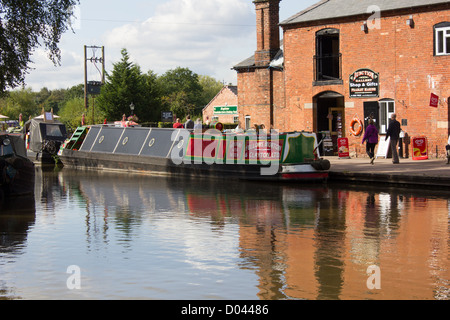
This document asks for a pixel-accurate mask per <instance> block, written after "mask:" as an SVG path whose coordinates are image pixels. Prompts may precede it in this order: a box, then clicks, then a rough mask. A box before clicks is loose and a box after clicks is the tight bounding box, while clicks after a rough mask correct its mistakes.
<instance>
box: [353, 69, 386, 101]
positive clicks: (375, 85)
mask: <svg viewBox="0 0 450 320" xmlns="http://www.w3.org/2000/svg"><path fill="white" fill-rule="evenodd" d="M349 86H350V98H368V97H378V95H379V74H378V73H376V72H374V71H372V70H370V69H358V70H356V71H355V72H354V73H352V74H351V75H350V81H349Z"/></svg>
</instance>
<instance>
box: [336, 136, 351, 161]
mask: <svg viewBox="0 0 450 320" xmlns="http://www.w3.org/2000/svg"><path fill="white" fill-rule="evenodd" d="M338 155H339V158H350V149H349V146H348V138H339V139H338Z"/></svg>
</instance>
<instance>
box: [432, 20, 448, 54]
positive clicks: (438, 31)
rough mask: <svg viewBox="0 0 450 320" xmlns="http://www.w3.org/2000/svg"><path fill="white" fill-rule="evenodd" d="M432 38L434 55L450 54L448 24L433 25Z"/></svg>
mask: <svg viewBox="0 0 450 320" xmlns="http://www.w3.org/2000/svg"><path fill="white" fill-rule="evenodd" d="M434 39H435V40H434V42H435V53H436V55H437V56H446V55H450V26H449V25H446V26H442V27H435V33H434ZM441 42H442V43H441ZM441 46H442V49H441V48H440V47H441Z"/></svg>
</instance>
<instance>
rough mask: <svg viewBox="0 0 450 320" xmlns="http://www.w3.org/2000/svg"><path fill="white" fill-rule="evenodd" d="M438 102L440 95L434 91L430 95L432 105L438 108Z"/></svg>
mask: <svg viewBox="0 0 450 320" xmlns="http://www.w3.org/2000/svg"><path fill="white" fill-rule="evenodd" d="M438 103H439V96H437V95H435V94H434V93H432V94H431V97H430V107H433V108H437V107H438Z"/></svg>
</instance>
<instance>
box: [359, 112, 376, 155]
mask: <svg viewBox="0 0 450 320" xmlns="http://www.w3.org/2000/svg"><path fill="white" fill-rule="evenodd" d="M364 141H366V152H367V155H368V156H369V158H370V164H373V162H374V161H375V146H376V145H377V143H378V129H377V127H375V122H374V121H373V119H370V120H369V125H368V126H367V128H366V132H365V133H364V136H363V139H362V143H363V144H364Z"/></svg>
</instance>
